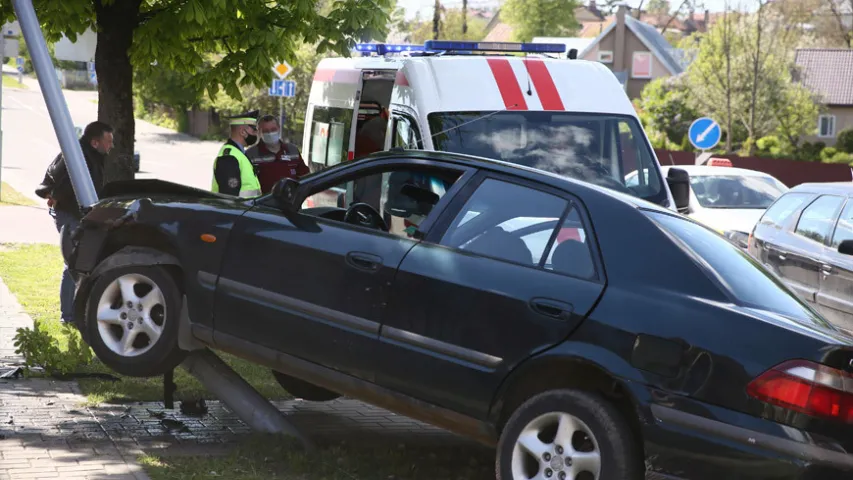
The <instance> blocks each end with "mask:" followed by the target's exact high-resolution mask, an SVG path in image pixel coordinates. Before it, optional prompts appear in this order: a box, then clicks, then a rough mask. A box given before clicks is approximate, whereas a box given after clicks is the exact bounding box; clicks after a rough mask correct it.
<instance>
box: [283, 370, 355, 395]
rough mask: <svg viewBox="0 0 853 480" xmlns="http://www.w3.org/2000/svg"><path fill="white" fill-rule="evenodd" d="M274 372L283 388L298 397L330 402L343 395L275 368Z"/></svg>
mask: <svg viewBox="0 0 853 480" xmlns="http://www.w3.org/2000/svg"><path fill="white" fill-rule="evenodd" d="M272 374H273V376H274V377H275V379H276V381H277V382H278V384H279V385H281V388H283V389H285V390H286V391H287V393H289V394H291V395H293V396H294V397H296V398H301V399H303V400H308V401H311V402H328V401H330V400H334V399H336V398H339V397H340V396H341V395H340V394H339V393H336V392H333V391H331V390H326V389H325V388H323V387H318V386H317V385H314V384H313V383H308V382H305V381H303V380H300V379H298V378H295V377H291V376H290V375H285V374H283V373H281V372H277V371H275V370H273V371H272Z"/></svg>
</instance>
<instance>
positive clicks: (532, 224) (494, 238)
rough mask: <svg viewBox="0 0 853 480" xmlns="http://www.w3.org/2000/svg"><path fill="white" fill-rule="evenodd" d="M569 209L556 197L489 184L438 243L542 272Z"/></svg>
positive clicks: (498, 182) (504, 184)
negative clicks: (541, 268)
mask: <svg viewBox="0 0 853 480" xmlns="http://www.w3.org/2000/svg"><path fill="white" fill-rule="evenodd" d="M568 207H569V201H568V200H566V199H563V198H560V197H558V196H556V195H552V194H550V193H546V192H543V191H540V190H536V189H533V188H529V187H525V186H521V185H517V184H514V183H509V182H505V181H502V180H496V179H492V178H489V179H486V180H485V181H484V182H483V183H482V184H481V185H480V186H479V187H478V188H477V190H476V191H475V192H474V193H473V194H472V195H471V197H470V198H469V199H468V201H467V202H466V203H465V205H464V206H463V207H462V210H460V211H459V213H458V214H457V215H456V218H455V219H454V220H453V222H452V223H451V224H450V227H449V228H448V229H447V231H446V232H445V233H444V236H443V237H442V239H441V241H440V243H441V245H445V246H448V247H453V248H458V249H460V250H463V251H466V252H471V253H475V254H478V255H483V256H487V257H492V258H495V259H499V260H505V261H509V262H513V263H518V264H521V265H529V266H534V267H538V266H540V265H541V263H542V260H543V257H545V252H546V250H548V247H549V243H550V241H551V238H552V237H553V236H554V233H555V230H556V229H557V227H558V224H560V220H561V219H562V218H563V215H564V213H565V212H566V209H567V208H568ZM562 255H563V254H560V256H559V257H558V258H562ZM565 255H566V258H568V255H569V254H568V253H566V254H565ZM555 256H557V255H556V254H552V255H549V257H548V259H553V257H555ZM546 263H547V262H546ZM551 268H553V267H551Z"/></svg>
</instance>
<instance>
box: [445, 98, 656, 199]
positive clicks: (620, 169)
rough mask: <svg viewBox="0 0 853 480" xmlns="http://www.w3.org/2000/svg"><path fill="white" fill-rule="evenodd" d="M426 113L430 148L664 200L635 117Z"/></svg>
mask: <svg viewBox="0 0 853 480" xmlns="http://www.w3.org/2000/svg"><path fill="white" fill-rule="evenodd" d="M428 118H429V127H430V133H431V135H433V139H432V141H433V147H434V150H438V151H446V152H455V153H463V154H468V155H476V156H480V157H485V158H493V159H495V160H503V161H505V162H512V163H517V164H520V165H525V166H528V167H533V168H538V169H540V170H546V171H548V172H553V173H557V174H559V175H563V176H566V177H570V178H574V179H578V180H583V181H586V182H590V183H595V184H598V185H601V186H604V187H608V188H611V189H614V190H618V191H620V192H623V193H628V194H631V195H633V196H635V197H639V198H642V199H644V200H648V201H650V202H654V203H657V204H659V205H666V203H667V195H666V189H665V188H664V186H663V181H662V179H661V177H660V175H659V173H658V172H659V170H658V169H657V168H654V164H655V161H654V156H653V155H652V152H651V149H650V148H649V145H648V143H647V142H646V140H645V137H644V135H643V132H642V129H641V127H640V125H639V123H638V122H637V121H636V119H634V118H633V117H629V116H622V115H600V114H588V113H572V112H541V111H540V112H533V111H505V112H497V113H492V112H444V113H432V114H430V115H429V116H428Z"/></svg>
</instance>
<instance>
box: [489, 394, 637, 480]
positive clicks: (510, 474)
mask: <svg viewBox="0 0 853 480" xmlns="http://www.w3.org/2000/svg"><path fill="white" fill-rule="evenodd" d="M495 463H496V465H495V469H496V473H497V478H498V480H531V479H536V480H551V479H553V480H635V479H640V478H642V474H643V461H642V458H641V455H640V452H639V448H638V446H637V443H636V442H635V441H634V436H633V433H632V432H631V429H630V428H629V427H628V425H627V424H626V422H625V419H624V418H622V416H621V414H620V413H619V411H618V410H617V409H616V408H615V407H614V406H613V405H612V404H610V403H609V402H607V401H606V400H605V399H603V398H601V397H599V396H598V395H595V394H593V393H589V392H584V391H578V390H554V391H550V392H545V393H542V394H539V395H537V396H535V397H533V398H531V399H530V400H528V401H527V402H525V403H524V404H523V405H521V406H520V407H518V408H517V409H516V410H515V412H514V413H513V414H512V416H511V417H510V419H509V421H507V423H506V426H505V428H504V430H503V433H502V434H501V438H500V441H499V442H498V449H497V459H496V462H495Z"/></svg>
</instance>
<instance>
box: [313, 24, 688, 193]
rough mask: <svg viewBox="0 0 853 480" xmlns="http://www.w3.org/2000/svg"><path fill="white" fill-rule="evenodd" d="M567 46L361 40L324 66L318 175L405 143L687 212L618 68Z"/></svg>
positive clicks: (316, 124) (317, 91) (317, 122)
mask: <svg viewBox="0 0 853 480" xmlns="http://www.w3.org/2000/svg"><path fill="white" fill-rule="evenodd" d="M565 49H566V46H565V45H560V44H530V43H528V44H523V43H521V44H519V43H485V42H457V41H429V42H426V44H424V45H423V46H413V45H388V44H359V45H357V46H356V51H357V52H360V53H361V54H362V56H361V57H353V58H328V59H324V60H322V61H321V62H320V63H319V65H318V67H317V70H316V72H315V74H314V80H313V83H312V85H311V93H310V95H309V100H308V109H307V116H306V120H305V131H304V138H303V150H302V153H303V157H305V158H306V160H307V162H308V165H309V167H310V169H311V170H312V171H317V170H320V169H324V168H328V167H331V166H334V165H336V164H339V163H341V162H346V161H350V160H354V159H358V158H360V157H362V156H364V155H368V154H370V153H374V152H377V151H382V150H389V149H393V148H403V149H424V150H434V151H448V152H456V153H464V154H470V155H476V156H480V157H486V158H491V159H496V160H503V161H506V162H511V163H516V164H521V165H525V166H530V167H534V168H538V169H542V170H547V171H550V172H555V173H558V174H561V175H565V176H568V177H572V178H576V179H580V180H584V181H587V182H590V183H596V184H599V185H602V186H605V187H609V188H612V189H614V190H618V191H621V192H623V193H628V194H630V195H633V196H635V197H639V198H642V199H645V200H647V201H650V202H653V203H656V204H659V205H664V206H667V207H670V208H672V209H675V203H674V201H673V196H672V194H671V193H670V188H669V187H668V185H667V182H666V180H665V179H664V178H663V176H662V175H661V169H660V166H659V164H658V161H657V158H656V156H655V153H654V150H653V149H652V148H651V145H650V143H649V141H648V139H647V137H646V135H645V132H644V131H643V129H642V126H641V125H640V121H639V119H638V117H637V114H636V112H635V111H634V108H633V106H632V105H631V102H630V100H629V99H628V96H627V95H626V94H625V90H624V88H623V87H622V85H621V84H620V83H619V81H618V80H617V78H616V76H614V75H613V73H612V72H611V71H610V70H609V69H607V68H606V67H605V66H604V65H602V64H600V63H598V62H589V61H584V60H574V59H572V60H570V59H562V58H551V56H552V55H559V54H560V53H563V52H565ZM628 179H630V180H631V181H630V183H629V182H628ZM323 203H325V202H323Z"/></svg>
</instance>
